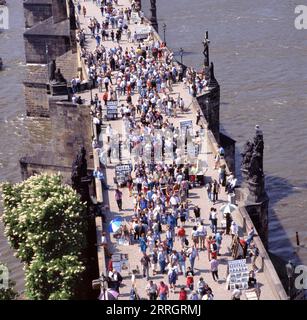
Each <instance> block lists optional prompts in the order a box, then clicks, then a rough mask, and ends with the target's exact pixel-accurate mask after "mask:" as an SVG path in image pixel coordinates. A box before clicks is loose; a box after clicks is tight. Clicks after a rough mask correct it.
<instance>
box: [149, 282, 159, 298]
mask: <svg viewBox="0 0 307 320" xmlns="http://www.w3.org/2000/svg"><path fill="white" fill-rule="evenodd" d="M146 293H147V296H148V298H149V300H157V297H158V287H157V285H156V284H155V283H154V282H153V281H152V280H149V282H148V284H147V286H146Z"/></svg>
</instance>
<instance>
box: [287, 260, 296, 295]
mask: <svg viewBox="0 0 307 320" xmlns="http://www.w3.org/2000/svg"><path fill="white" fill-rule="evenodd" d="M286 271H287V276H288V295H289V300H291V279H292V277H293V274H294V266H293V263H292V262H291V260H289V262H288V263H287V264H286Z"/></svg>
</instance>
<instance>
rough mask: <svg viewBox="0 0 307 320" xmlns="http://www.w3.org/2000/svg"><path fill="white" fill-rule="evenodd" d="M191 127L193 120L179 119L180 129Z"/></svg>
mask: <svg viewBox="0 0 307 320" xmlns="http://www.w3.org/2000/svg"><path fill="white" fill-rule="evenodd" d="M191 128H193V120H184V121H180V130H181V131H185V130H186V129H191Z"/></svg>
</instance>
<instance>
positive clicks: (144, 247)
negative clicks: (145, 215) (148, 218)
mask: <svg viewBox="0 0 307 320" xmlns="http://www.w3.org/2000/svg"><path fill="white" fill-rule="evenodd" d="M143 230H144V229H143V225H142V223H140V225H139V227H138V233H139V234H140V235H141V236H140V237H139V243H140V250H141V252H142V253H146V250H147V239H146V237H145V233H143Z"/></svg>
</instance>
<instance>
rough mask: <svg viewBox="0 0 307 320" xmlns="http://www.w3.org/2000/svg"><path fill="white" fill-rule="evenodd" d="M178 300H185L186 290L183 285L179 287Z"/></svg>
mask: <svg viewBox="0 0 307 320" xmlns="http://www.w3.org/2000/svg"><path fill="white" fill-rule="evenodd" d="M179 300H187V292H186V290H185V288H184V287H181V288H180V291H179Z"/></svg>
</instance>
